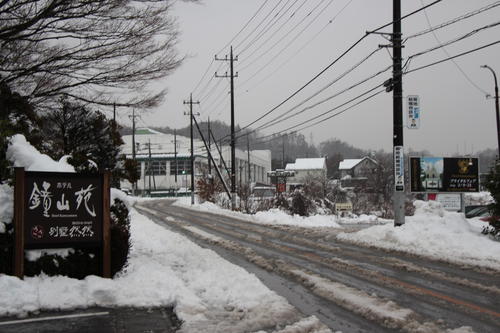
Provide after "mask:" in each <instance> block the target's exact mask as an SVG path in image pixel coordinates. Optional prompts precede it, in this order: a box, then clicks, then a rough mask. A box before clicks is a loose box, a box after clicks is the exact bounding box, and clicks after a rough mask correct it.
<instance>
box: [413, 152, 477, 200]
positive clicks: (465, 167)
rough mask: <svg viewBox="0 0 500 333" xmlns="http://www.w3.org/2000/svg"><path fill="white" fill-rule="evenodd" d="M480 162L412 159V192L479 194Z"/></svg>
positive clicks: (432, 158) (447, 158)
mask: <svg viewBox="0 0 500 333" xmlns="http://www.w3.org/2000/svg"><path fill="white" fill-rule="evenodd" d="M478 164H479V161H478V159H477V158H470V157H411V158H410V190H411V192H457V193H460V192H479V167H478Z"/></svg>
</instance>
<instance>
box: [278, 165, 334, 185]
mask: <svg viewBox="0 0 500 333" xmlns="http://www.w3.org/2000/svg"><path fill="white" fill-rule="evenodd" d="M285 170H288V171H294V172H295V176H293V177H290V178H288V179H287V190H291V189H293V188H294V187H297V186H301V185H303V184H304V182H305V181H306V180H307V179H308V178H315V179H322V180H323V179H325V180H326V171H327V170H326V158H325V157H320V158H297V159H295V163H288V164H287V165H286V168H285Z"/></svg>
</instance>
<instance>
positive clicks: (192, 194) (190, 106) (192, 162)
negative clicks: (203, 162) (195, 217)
mask: <svg viewBox="0 0 500 333" xmlns="http://www.w3.org/2000/svg"><path fill="white" fill-rule="evenodd" d="M183 103H184V104H189V113H187V114H186V113H184V115H189V119H190V124H191V125H190V131H191V205H194V145H193V104H200V102H193V94H190V95H189V101H184V102H183ZM186 185H187V184H186Z"/></svg>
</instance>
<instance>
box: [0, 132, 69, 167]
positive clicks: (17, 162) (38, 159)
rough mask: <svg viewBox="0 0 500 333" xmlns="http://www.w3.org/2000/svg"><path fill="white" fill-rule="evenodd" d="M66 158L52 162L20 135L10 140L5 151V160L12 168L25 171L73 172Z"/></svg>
mask: <svg viewBox="0 0 500 333" xmlns="http://www.w3.org/2000/svg"><path fill="white" fill-rule="evenodd" d="M67 158H68V157H67V156H64V157H62V158H61V159H60V160H59V161H54V160H53V159H52V158H50V157H49V156H47V155H44V154H41V153H40V152H39V151H38V150H36V148H35V147H33V146H32V145H31V144H30V143H29V142H28V141H26V138H25V137H24V136H23V135H21V134H16V135H14V136H12V137H11V138H10V144H9V148H8V149H7V159H9V160H10V161H11V162H12V163H13V164H14V167H24V169H25V170H26V171H53V172H75V168H74V167H73V166H72V165H70V164H68V162H67Z"/></svg>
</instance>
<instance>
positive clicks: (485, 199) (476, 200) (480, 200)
mask: <svg viewBox="0 0 500 333" xmlns="http://www.w3.org/2000/svg"><path fill="white" fill-rule="evenodd" d="M464 197H465V198H464V200H465V205H466V206H475V205H489V204H490V203H493V202H494V201H495V200H494V199H493V197H492V196H491V193H490V192H475V193H465V194H464Z"/></svg>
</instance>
